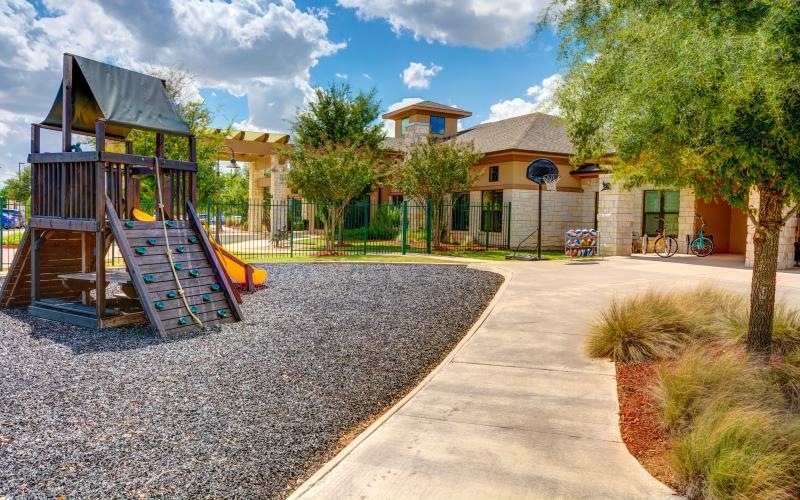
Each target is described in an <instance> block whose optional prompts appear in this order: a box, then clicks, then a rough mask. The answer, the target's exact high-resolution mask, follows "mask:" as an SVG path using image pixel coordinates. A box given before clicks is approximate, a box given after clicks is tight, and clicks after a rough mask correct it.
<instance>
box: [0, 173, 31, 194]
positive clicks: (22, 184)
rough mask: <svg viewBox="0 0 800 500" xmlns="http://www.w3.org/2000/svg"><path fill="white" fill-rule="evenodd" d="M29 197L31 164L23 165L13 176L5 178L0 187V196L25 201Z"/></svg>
mask: <svg viewBox="0 0 800 500" xmlns="http://www.w3.org/2000/svg"><path fill="white" fill-rule="evenodd" d="M30 197H31V166H30V165H25V167H24V168H23V169H22V170H21V171H20V172H19V173H17V174H16V175H14V177H11V178H10V179H6V181H5V183H4V184H3V188H2V189H0V198H4V199H5V200H13V201H18V202H22V203H25V202H27V201H28V200H29V199H30Z"/></svg>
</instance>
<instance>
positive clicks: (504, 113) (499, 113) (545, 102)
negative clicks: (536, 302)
mask: <svg viewBox="0 0 800 500" xmlns="http://www.w3.org/2000/svg"><path fill="white" fill-rule="evenodd" d="M562 80H563V77H562V76H561V75H560V74H558V73H555V74H552V75H550V76H548V77H547V78H545V79H543V80H542V82H541V84H539V85H532V86H530V87H528V90H526V91H525V95H526V96H528V97H531V98H532V99H531V100H526V99H522V98H521V97H515V98H513V99H506V100H503V101H499V102H496V103H494V104H492V105H491V106H490V107H489V118H487V119H486V120H484V121H483V122H482V123H488V122H496V121H498V120H505V119H506V118H513V117H515V116H520V115H526V114H528V113H535V112H542V113H549V114H554V115H558V114H560V112H561V110H560V109H558V106H556V104H555V102H554V97H555V92H556V90H557V89H558V86H559V85H560V84H561V81H562Z"/></svg>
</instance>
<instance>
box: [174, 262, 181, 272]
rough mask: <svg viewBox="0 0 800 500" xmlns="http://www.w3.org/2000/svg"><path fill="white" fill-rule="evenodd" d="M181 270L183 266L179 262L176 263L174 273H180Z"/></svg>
mask: <svg viewBox="0 0 800 500" xmlns="http://www.w3.org/2000/svg"><path fill="white" fill-rule="evenodd" d="M181 269H183V264H181V263H180V262H176V263H175V270H176V271H180V270H181Z"/></svg>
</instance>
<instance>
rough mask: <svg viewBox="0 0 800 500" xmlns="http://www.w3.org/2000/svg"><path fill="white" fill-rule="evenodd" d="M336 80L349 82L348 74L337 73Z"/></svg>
mask: <svg viewBox="0 0 800 500" xmlns="http://www.w3.org/2000/svg"><path fill="white" fill-rule="evenodd" d="M336 78H339V79H341V80H347V73H336Z"/></svg>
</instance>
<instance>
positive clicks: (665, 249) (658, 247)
mask: <svg viewBox="0 0 800 500" xmlns="http://www.w3.org/2000/svg"><path fill="white" fill-rule="evenodd" d="M653 250H655V252H656V253H657V254H658V256H659V257H662V258H665V259H666V258H667V257H672V256H673V255H675V252H677V251H678V242H677V241H676V240H675V238H673V237H672V236H662V237H661V238H658V239H657V240H656V241H655V243H653Z"/></svg>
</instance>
